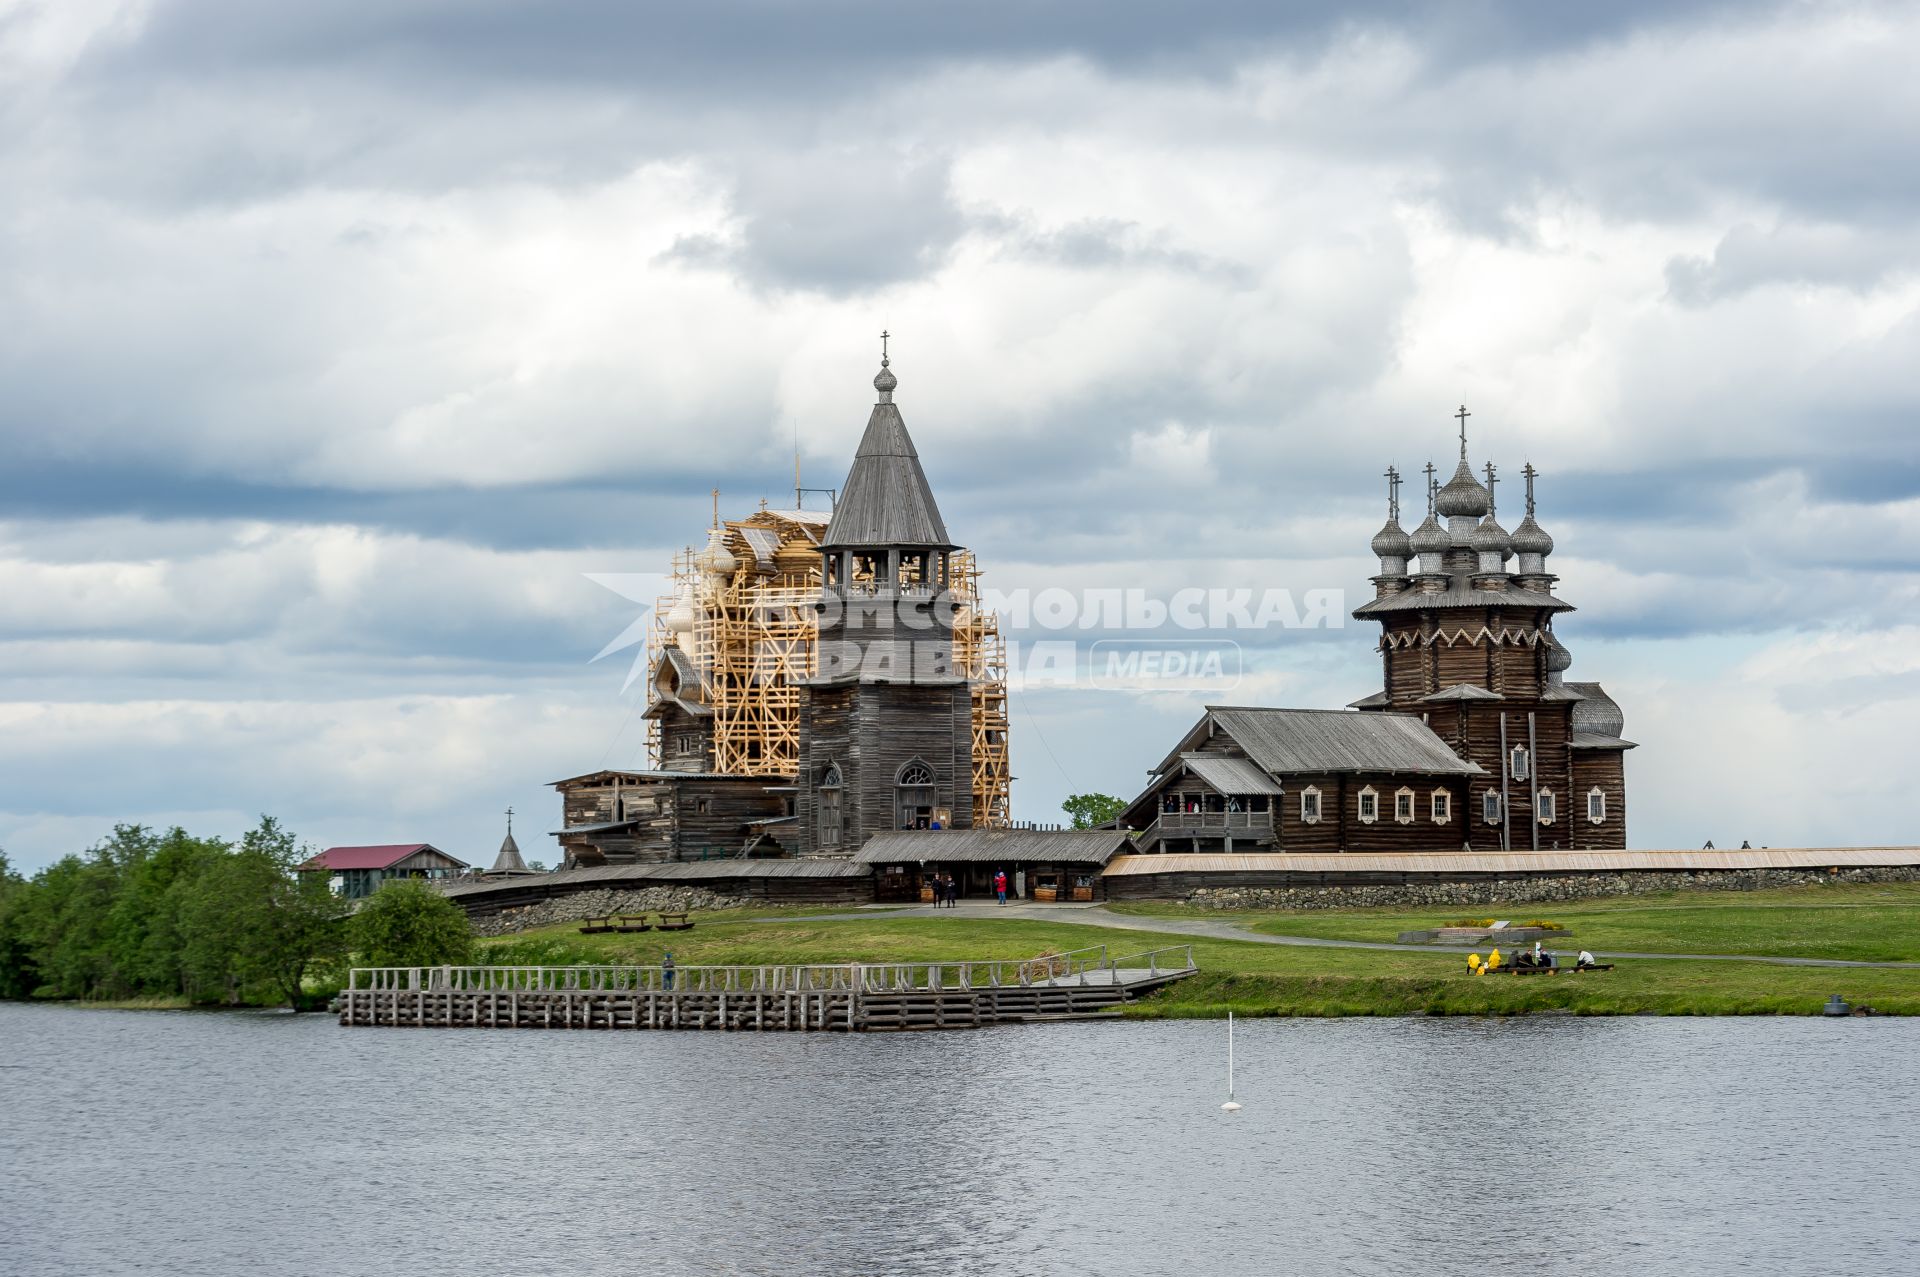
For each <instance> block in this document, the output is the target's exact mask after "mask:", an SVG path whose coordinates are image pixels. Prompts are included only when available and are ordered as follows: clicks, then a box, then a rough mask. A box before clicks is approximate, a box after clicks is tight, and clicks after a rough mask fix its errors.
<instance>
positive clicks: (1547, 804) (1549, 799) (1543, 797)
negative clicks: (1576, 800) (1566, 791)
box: [1539, 789, 1554, 825]
mask: <svg viewBox="0 0 1920 1277" xmlns="http://www.w3.org/2000/svg"><path fill="white" fill-rule="evenodd" d="M1539 814H1540V823H1541V824H1543V825H1551V824H1552V823H1553V817H1554V810H1553V791H1552V790H1551V789H1543V790H1541V791H1540V813H1539Z"/></svg>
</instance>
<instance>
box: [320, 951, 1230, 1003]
mask: <svg viewBox="0 0 1920 1277" xmlns="http://www.w3.org/2000/svg"><path fill="white" fill-rule="evenodd" d="M1174 955H1179V957H1178V959H1177V960H1176V959H1175V957H1174ZM1195 969H1196V968H1195V967H1194V964H1193V946H1192V945H1174V946H1171V947H1168V948H1162V949H1149V950H1146V951H1144V952H1142V953H1133V954H1126V955H1124V956H1122V957H1117V958H1116V957H1113V956H1111V955H1110V954H1109V953H1108V951H1107V946H1105V945H1095V946H1092V947H1089V948H1085V949H1074V950H1070V951H1068V952H1066V953H1059V954H1043V955H1041V956H1039V957H1033V958H994V959H985V960H979V961H974V960H966V961H957V962H841V963H818V964H804V965H798V966H691V965H689V966H680V965H677V964H676V965H675V966H672V967H665V966H566V967H493V966H459V967H456V966H441V967H355V968H353V970H352V971H350V972H348V974H347V990H348V991H349V992H426V993H609V992H628V991H632V992H639V993H647V992H664V991H669V990H671V991H675V992H682V993H736V992H737V993H780V992H803V993H815V992H829V991H833V990H856V991H859V992H863V993H887V992H903V993H904V992H929V991H934V990H940V989H956V990H970V989H996V988H1032V987H1034V986H1036V985H1055V986H1058V985H1063V984H1080V985H1090V984H1112V983H1118V982H1120V980H1121V977H1122V975H1123V974H1125V973H1135V972H1141V971H1144V972H1146V973H1148V975H1149V976H1152V977H1157V976H1161V975H1172V974H1179V973H1181V972H1186V971H1192V970H1195Z"/></svg>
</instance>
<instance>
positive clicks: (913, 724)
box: [554, 348, 1010, 868]
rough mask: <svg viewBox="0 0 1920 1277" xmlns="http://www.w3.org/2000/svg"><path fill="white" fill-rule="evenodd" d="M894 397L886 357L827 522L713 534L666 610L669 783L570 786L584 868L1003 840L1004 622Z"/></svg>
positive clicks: (653, 710)
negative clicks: (998, 835)
mask: <svg viewBox="0 0 1920 1277" xmlns="http://www.w3.org/2000/svg"><path fill="white" fill-rule="evenodd" d="M898 384H899V383H898V380H897V379H896V377H895V376H894V373H893V371H892V368H891V360H890V359H889V358H888V357H887V356H886V354H885V351H884V348H883V351H882V354H881V359H880V371H879V374H878V375H877V376H875V378H874V380H873V385H874V388H875V390H876V391H878V392H879V393H878V399H877V401H876V402H875V403H874V405H873V409H872V411H871V413H870V414H869V417H868V420H867V426H866V431H865V434H864V435H863V436H862V438H861V440H860V445H859V448H858V450H857V451H856V453H855V455H854V460H853V466H852V468H851V469H850V470H849V472H848V474H847V477H846V481H845V484H844V485H843V486H842V487H841V488H840V489H839V491H838V494H837V499H836V500H835V501H834V503H833V510H832V512H831V514H830V515H829V514H826V513H825V512H815V511H804V510H793V511H762V512H760V514H758V515H756V516H753V517H752V518H750V519H747V520H743V521H740V522H739V523H737V524H729V525H722V524H721V522H720V520H719V519H718V517H717V514H716V518H715V524H714V529H713V532H712V533H711V535H710V539H709V544H708V547H707V548H706V549H705V550H703V551H702V552H701V553H700V554H699V555H697V556H693V557H692V559H691V560H690V562H689V564H688V567H689V569H690V570H689V571H688V572H687V573H685V574H684V575H683V578H682V580H681V582H680V586H679V593H678V596H677V597H676V598H675V599H674V600H673V601H672V603H671V606H666V607H662V608H661V609H658V614H659V615H660V617H661V624H662V629H663V632H662V633H661V634H660V635H658V636H656V637H657V639H658V640H659V647H660V653H661V654H660V657H659V658H658V660H657V661H656V662H655V664H654V666H653V668H652V680H653V684H652V687H651V688H650V703H649V706H648V709H647V717H648V720H649V722H650V723H651V724H652V725H653V727H654V729H655V746H656V747H655V750H654V752H655V756H656V760H657V762H658V764H659V765H658V766H656V767H655V768H652V769H648V770H602V771H596V772H590V773H587V774H586V775H582V776H574V777H570V778H568V779H566V780H561V781H556V782H554V788H555V789H557V790H558V791H559V792H560V794H561V800H562V811H563V820H562V827H561V828H560V829H558V830H555V831H554V833H555V836H556V837H558V838H559V840H560V845H561V852H562V857H563V863H564V864H565V866H566V867H568V868H585V867H594V866H599V865H606V864H633V863H647V862H660V861H684V860H706V859H721V858H748V857H760V858H785V857H793V856H803V857H835V858H851V857H852V856H853V855H854V853H855V852H856V851H858V850H859V849H860V847H861V846H862V845H863V844H865V843H866V842H867V840H868V839H869V838H871V837H872V836H873V835H874V834H877V833H882V832H887V831H898V830H903V829H904V830H912V829H928V830H932V829H969V828H973V827H974V826H976V825H980V826H984V827H994V826H1004V825H1005V824H1006V823H1007V788H1008V781H1009V780H1010V774H1009V773H1008V770H1007V744H1006V692H1005V682H1004V656H1003V655H1000V654H999V653H1000V652H1001V649H1000V647H999V631H998V623H997V619H996V618H994V617H993V616H992V615H991V614H990V613H984V612H983V611H982V609H980V608H979V606H978V587H977V577H978V570H977V568H975V567H974V565H973V560H972V558H971V556H970V555H968V554H967V553H966V552H965V551H964V549H962V548H961V547H959V546H957V545H955V544H954V543H953V539H952V537H951V536H950V535H949V534H948V532H947V527H946V524H945V522H944V521H943V520H942V519H941V517H940V509H939V506H938V504H937V503H936V502H935V501H934V498H933V490H932V488H931V486H930V485H929V484H928V482H927V476H926V473H925V472H924V470H923V469H922V468H921V464H920V457H919V454H918V452H917V451H916V450H915V448H914V445H913V439H912V437H911V436H909V435H908V433H907V427H906V422H905V421H904V420H903V419H902V417H901V415H900V409H899V407H898V406H897V405H896V404H895V403H894V402H893V392H894V389H895V387H896V386H897V385H898ZM735 629H737V630H738V631H739V633H738V634H737V635H735V634H733V633H731V630H735ZM733 657H737V658H738V659H737V660H734V659H732V658H733ZM736 666H737V668H736ZM734 693H744V695H733V694H734Z"/></svg>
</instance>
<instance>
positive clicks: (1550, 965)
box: [1467, 940, 1594, 975]
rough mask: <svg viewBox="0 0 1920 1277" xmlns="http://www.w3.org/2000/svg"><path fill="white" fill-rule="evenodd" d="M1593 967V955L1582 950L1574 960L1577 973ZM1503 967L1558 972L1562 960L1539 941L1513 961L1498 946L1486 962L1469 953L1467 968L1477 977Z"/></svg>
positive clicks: (1514, 957) (1523, 950)
mask: <svg viewBox="0 0 1920 1277" xmlns="http://www.w3.org/2000/svg"><path fill="white" fill-rule="evenodd" d="M1593 965H1594V960H1593V954H1591V953H1589V952H1588V951H1587V950H1585V949H1582V950H1581V951H1580V956H1579V957H1577V958H1575V959H1574V960H1573V968H1574V970H1576V971H1586V970H1588V969H1590V968H1591V967H1592V966H1593ZM1503 966H1514V967H1524V968H1527V969H1529V970H1531V969H1535V968H1538V969H1542V970H1547V971H1558V970H1559V969H1560V959H1559V958H1557V957H1555V956H1554V955H1553V954H1551V953H1548V952H1547V951H1546V950H1545V949H1542V948H1541V947H1540V942H1539V941H1538V940H1535V941H1534V942H1533V948H1531V949H1522V950H1521V951H1520V952H1519V953H1517V954H1515V955H1514V956H1513V957H1512V958H1511V959H1509V958H1508V957H1507V956H1506V955H1505V954H1503V953H1501V952H1500V947H1499V946H1498V945H1495V946H1494V949H1493V952H1492V953H1490V954H1488V955H1487V957H1486V960H1485V961H1482V960H1481V958H1480V955H1479V954H1477V953H1469V954H1468V955H1467V967H1468V969H1469V970H1471V971H1472V972H1473V973H1474V974H1475V975H1485V974H1487V973H1488V972H1489V971H1498V970H1499V969H1500V968H1501V967H1503Z"/></svg>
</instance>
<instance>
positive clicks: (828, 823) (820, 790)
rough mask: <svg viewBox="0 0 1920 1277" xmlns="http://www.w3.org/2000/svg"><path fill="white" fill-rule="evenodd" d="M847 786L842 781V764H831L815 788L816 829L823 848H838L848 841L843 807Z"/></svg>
mask: <svg viewBox="0 0 1920 1277" xmlns="http://www.w3.org/2000/svg"><path fill="white" fill-rule="evenodd" d="M845 793H846V786H845V785H844V784H843V783H842V782H841V780H840V764H838V763H833V764H831V765H830V766H829V767H828V768H827V771H826V774H825V775H824V776H822V777H821V778H820V783H819V785H817V786H816V787H815V788H814V795H813V804H814V817H815V827H816V829H818V831H819V841H820V845H821V846H822V847H838V846H839V845H840V844H841V843H842V842H843V841H845V839H846V828H847V826H846V816H845V812H846V808H845V807H844V806H843V805H842V799H843V796H844V795H845Z"/></svg>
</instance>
